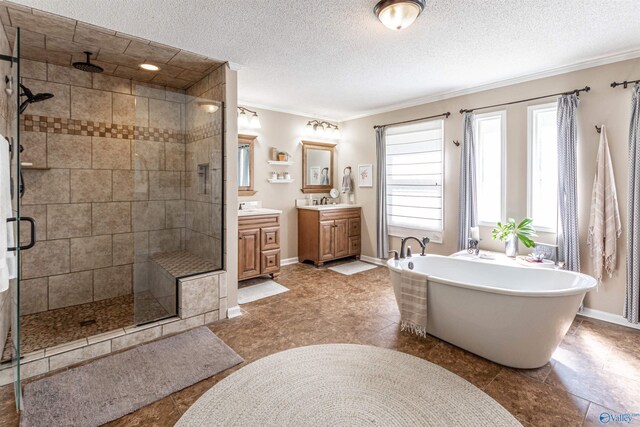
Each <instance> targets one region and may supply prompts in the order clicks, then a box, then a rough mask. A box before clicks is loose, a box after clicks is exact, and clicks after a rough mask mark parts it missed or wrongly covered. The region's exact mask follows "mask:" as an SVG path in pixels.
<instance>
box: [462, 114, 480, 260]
mask: <svg viewBox="0 0 640 427" xmlns="http://www.w3.org/2000/svg"><path fill="white" fill-rule="evenodd" d="M463 120H464V129H463V135H464V137H463V141H462V153H461V155H460V209H459V213H458V250H459V251H461V250H463V249H466V248H467V246H468V245H469V237H470V233H471V227H475V226H476V224H477V223H478V219H477V215H478V207H477V206H478V205H477V201H476V195H477V192H476V146H475V141H474V136H473V129H474V122H475V116H474V114H473V113H464V117H463Z"/></svg>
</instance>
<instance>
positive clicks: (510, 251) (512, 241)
mask: <svg viewBox="0 0 640 427" xmlns="http://www.w3.org/2000/svg"><path fill="white" fill-rule="evenodd" d="M504 252H505V254H506V255H507V256H508V257H511V258H514V257H515V256H516V255H518V236H516V235H515V234H512V235H511V236H509V238H508V239H507V241H506V242H504Z"/></svg>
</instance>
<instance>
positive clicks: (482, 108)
mask: <svg viewBox="0 0 640 427" xmlns="http://www.w3.org/2000/svg"><path fill="white" fill-rule="evenodd" d="M590 90H591V88H590V87H589V86H585V87H583V88H582V89H574V90H570V91H569V92H559V93H552V94H550V95H544V96H536V97H535V98H529V99H521V100H519V101H511V102H505V103H502V104H495V105H487V106H484V107H476V108H468V109H466V110H465V109H462V110H460V114H463V113H471V112H473V111H475V110H484V109H485V108H493V107H502V106H503V105H512V104H519V103H521V102H529V101H535V100H537V99H544V98H550V97H552V96H558V95H572V94H576V95H580V92H589V91H590Z"/></svg>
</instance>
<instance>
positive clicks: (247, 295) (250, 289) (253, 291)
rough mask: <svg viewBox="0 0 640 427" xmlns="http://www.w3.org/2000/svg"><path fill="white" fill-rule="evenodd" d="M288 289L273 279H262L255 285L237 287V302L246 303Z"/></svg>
mask: <svg viewBox="0 0 640 427" xmlns="http://www.w3.org/2000/svg"><path fill="white" fill-rule="evenodd" d="M288 290H289V289H288V288H285V287H284V286H282V285H281V284H279V283H276V282H274V281H273V280H264V279H263V280H261V281H260V282H258V283H257V284H255V285H250V286H244V287H242V288H238V304H246V303H249V302H252V301H257V300H259V299H262V298H267V297H272V296H274V295H278V294H281V293H283V292H287V291H288Z"/></svg>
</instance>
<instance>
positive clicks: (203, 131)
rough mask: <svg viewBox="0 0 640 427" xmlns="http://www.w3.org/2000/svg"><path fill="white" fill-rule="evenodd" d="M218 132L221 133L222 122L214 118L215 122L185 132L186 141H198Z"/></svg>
mask: <svg viewBox="0 0 640 427" xmlns="http://www.w3.org/2000/svg"><path fill="white" fill-rule="evenodd" d="M220 134H222V123H221V122H220V120H216V121H215V122H210V123H207V124H205V125H202V126H198V127H196V128H193V129H191V130H189V131H188V132H187V138H186V142H187V143H189V142H194V141H199V140H201V139H205V138H211V137H213V136H216V135H220Z"/></svg>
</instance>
